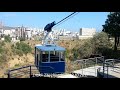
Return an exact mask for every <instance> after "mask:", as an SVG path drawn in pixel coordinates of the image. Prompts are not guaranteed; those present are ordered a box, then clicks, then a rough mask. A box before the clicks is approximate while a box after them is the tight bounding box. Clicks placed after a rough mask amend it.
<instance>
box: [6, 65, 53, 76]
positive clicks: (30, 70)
mask: <svg viewBox="0 0 120 90" xmlns="http://www.w3.org/2000/svg"><path fill="white" fill-rule="evenodd" d="M32 67H37V68H38V67H41V68H49V69H51V70H52V73H53V72H54V68H53V67H50V66H35V65H28V66H23V67H20V68H17V69H11V70H8V73H7V75H8V78H10V77H11V76H10V73H11V72H13V71H17V70H21V69H24V68H30V69H29V71H28V72H29V73H28V74H30V78H31V75H32ZM34 70H35V69H34ZM43 70H44V69H43Z"/></svg>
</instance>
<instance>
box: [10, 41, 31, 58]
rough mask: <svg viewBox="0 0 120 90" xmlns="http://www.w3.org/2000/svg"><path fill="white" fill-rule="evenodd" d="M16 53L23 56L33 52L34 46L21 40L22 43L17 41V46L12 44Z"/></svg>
mask: <svg viewBox="0 0 120 90" xmlns="http://www.w3.org/2000/svg"><path fill="white" fill-rule="evenodd" d="M11 47H12V49H13V51H14V53H15V54H18V55H19V56H22V55H23V54H27V53H31V51H32V48H31V47H30V46H29V45H28V44H26V43H23V42H20V43H18V42H17V43H16V45H15V46H13V45H12V46H11Z"/></svg>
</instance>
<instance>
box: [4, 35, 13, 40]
mask: <svg viewBox="0 0 120 90" xmlns="http://www.w3.org/2000/svg"><path fill="white" fill-rule="evenodd" d="M4 38H5V42H11V40H12V38H11V37H10V35H7V36H4Z"/></svg>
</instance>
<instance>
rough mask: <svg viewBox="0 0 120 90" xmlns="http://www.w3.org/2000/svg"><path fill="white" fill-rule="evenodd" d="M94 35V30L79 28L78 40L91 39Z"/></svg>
mask: <svg viewBox="0 0 120 90" xmlns="http://www.w3.org/2000/svg"><path fill="white" fill-rule="evenodd" d="M95 33H96V29H95V28H80V32H79V39H87V38H92V37H93V36H94V35H95Z"/></svg>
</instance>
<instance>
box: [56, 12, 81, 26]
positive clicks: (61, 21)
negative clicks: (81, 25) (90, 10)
mask: <svg viewBox="0 0 120 90" xmlns="http://www.w3.org/2000/svg"><path fill="white" fill-rule="evenodd" d="M78 13H79V12H73V13H72V14H70V15H68V16H67V17H65V18H63V19H62V20H60V21H59V22H57V23H56V24H55V25H54V27H56V26H58V25H60V24H62V23H63V22H65V21H66V20H68V19H70V18H72V17H73V16H75V15H77V14H78Z"/></svg>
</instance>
